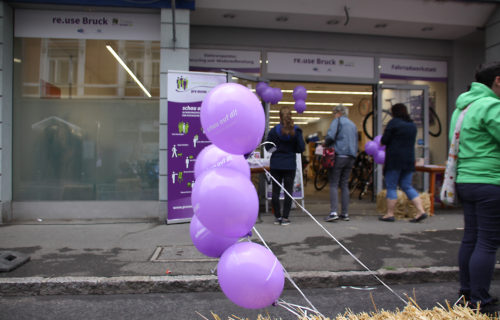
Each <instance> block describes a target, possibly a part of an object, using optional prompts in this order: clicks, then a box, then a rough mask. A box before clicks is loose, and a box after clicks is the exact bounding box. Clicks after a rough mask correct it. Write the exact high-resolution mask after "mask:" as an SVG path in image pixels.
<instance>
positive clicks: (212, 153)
mask: <svg viewBox="0 0 500 320" xmlns="http://www.w3.org/2000/svg"><path fill="white" fill-rule="evenodd" d="M213 168H229V169H233V170H236V171H239V172H241V173H242V174H244V175H245V176H246V177H247V178H248V179H250V166H249V165H248V161H247V160H246V159H245V157H244V156H242V155H238V154H231V153H227V152H226V151H224V150H222V149H220V148H218V147H217V146H216V145H215V144H211V145H208V146H206V147H205V148H203V150H201V152H200V153H199V154H198V156H197V157H196V162H195V163H194V177H195V179H198V177H199V176H200V175H201V174H202V173H203V172H204V171H206V170H210V169H213Z"/></svg>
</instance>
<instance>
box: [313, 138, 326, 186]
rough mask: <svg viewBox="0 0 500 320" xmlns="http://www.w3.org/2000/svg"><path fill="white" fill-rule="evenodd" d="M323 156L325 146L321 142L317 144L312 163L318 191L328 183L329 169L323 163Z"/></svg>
mask: <svg viewBox="0 0 500 320" xmlns="http://www.w3.org/2000/svg"><path fill="white" fill-rule="evenodd" d="M322 158H323V146H322V145H321V143H320V142H318V143H317V144H316V150H315V152H314V158H313V161H312V164H311V167H312V169H313V170H314V188H315V189H316V190H318V191H321V190H323V188H324V187H325V186H326V185H327V183H328V169H327V168H325V167H323V165H322V161H321V160H322Z"/></svg>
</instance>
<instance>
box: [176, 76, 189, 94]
mask: <svg viewBox="0 0 500 320" xmlns="http://www.w3.org/2000/svg"><path fill="white" fill-rule="evenodd" d="M187 87H188V79H186V78H184V77H183V76H180V77H177V91H186V89H187Z"/></svg>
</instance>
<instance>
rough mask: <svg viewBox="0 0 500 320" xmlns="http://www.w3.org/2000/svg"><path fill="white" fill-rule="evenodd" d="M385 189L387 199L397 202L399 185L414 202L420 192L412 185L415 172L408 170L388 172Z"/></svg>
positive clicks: (385, 176)
mask: <svg viewBox="0 0 500 320" xmlns="http://www.w3.org/2000/svg"><path fill="white" fill-rule="evenodd" d="M384 178H385V187H386V189H387V199H390V200H396V199H397V198H398V193H397V188H398V184H399V186H400V187H401V190H403V191H404V193H406V196H407V197H408V199H410V200H413V199H415V198H416V197H418V192H417V190H415V188H413V186H412V185H411V182H412V178H413V171H408V170H387V171H386V172H385V175H384Z"/></svg>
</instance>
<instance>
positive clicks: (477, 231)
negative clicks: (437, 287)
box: [457, 183, 500, 305]
mask: <svg viewBox="0 0 500 320" xmlns="http://www.w3.org/2000/svg"><path fill="white" fill-rule="evenodd" d="M457 193H458V198H459V199H460V201H461V202H462V207H463V209H464V235H463V238H462V244H461V245H460V250H459V252H458V266H459V269H460V293H461V294H464V295H470V299H471V302H472V303H474V304H476V303H477V302H481V304H482V305H484V304H485V303H488V302H491V300H492V298H491V296H490V294H489V289H490V284H491V278H492V276H493V272H494V269H495V261H496V252H497V249H498V246H499V245H500V186H499V185H492V184H483V183H457Z"/></svg>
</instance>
